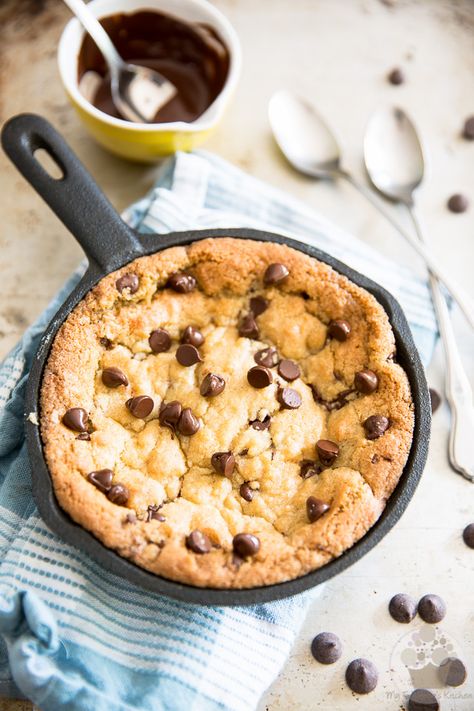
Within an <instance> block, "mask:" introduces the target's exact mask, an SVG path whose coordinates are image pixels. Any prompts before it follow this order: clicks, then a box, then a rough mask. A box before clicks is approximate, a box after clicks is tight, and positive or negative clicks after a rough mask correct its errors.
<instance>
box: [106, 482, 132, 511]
mask: <svg viewBox="0 0 474 711" xmlns="http://www.w3.org/2000/svg"><path fill="white" fill-rule="evenodd" d="M129 496H130V494H129V491H128V489H127V487H126V486H123V484H115V485H114V486H113V487H112V488H111V489H109V491H108V492H107V498H108V499H109V501H111V502H112V503H113V504H117V506H126V505H127V502H128V499H129Z"/></svg>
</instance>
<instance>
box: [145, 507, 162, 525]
mask: <svg viewBox="0 0 474 711" xmlns="http://www.w3.org/2000/svg"><path fill="white" fill-rule="evenodd" d="M159 509H160V507H159V506H157V504H150V505H149V506H148V509H147V512H146V520H147V523H149V522H150V521H161V523H163V521H166V518H165V516H163V514H161V513H160V511H159Z"/></svg>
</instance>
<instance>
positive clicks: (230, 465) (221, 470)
mask: <svg viewBox="0 0 474 711" xmlns="http://www.w3.org/2000/svg"><path fill="white" fill-rule="evenodd" d="M211 464H212V468H213V469H214V471H215V472H217V474H223V475H224V476H226V477H230V476H232V472H233V471H234V467H235V457H234V455H233V454H232V452H216V453H215V454H213V455H212V457H211Z"/></svg>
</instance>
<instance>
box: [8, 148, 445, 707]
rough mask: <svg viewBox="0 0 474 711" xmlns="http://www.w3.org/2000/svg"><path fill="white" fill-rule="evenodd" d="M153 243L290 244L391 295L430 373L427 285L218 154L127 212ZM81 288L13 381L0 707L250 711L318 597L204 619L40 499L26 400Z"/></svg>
mask: <svg viewBox="0 0 474 711" xmlns="http://www.w3.org/2000/svg"><path fill="white" fill-rule="evenodd" d="M126 218H127V219H128V220H129V221H130V222H131V223H132V224H133V225H134V226H136V227H137V228H138V229H140V230H141V231H143V232H168V231H170V230H181V229H186V228H189V227H196V228H199V227H202V228H204V227H231V226H233V227H235V226H248V227H256V228H259V227H260V228H264V229H271V230H274V231H277V232H285V233H288V234H290V235H292V236H294V237H296V238H299V239H301V240H303V241H308V242H310V243H311V244H314V245H316V246H318V247H321V248H322V249H324V250H326V251H328V252H330V253H331V254H333V255H334V256H336V257H338V258H339V259H341V260H342V261H344V262H347V263H348V264H350V265H351V266H352V267H355V268H356V269H359V270H360V271H363V272H365V273H367V274H368V275H369V276H371V277H372V278H373V279H375V280H376V281H379V282H381V283H383V284H384V286H385V287H386V288H387V289H389V290H390V291H391V292H392V293H393V294H394V295H395V297H396V298H398V300H399V301H400V302H401V303H402V305H403V307H404V309H405V312H406V314H407V316H408V319H409V321H410V323H411V326H412V329H413V334H414V337H415V340H416V342H417V344H418V347H419V350H420V353H421V356H422V358H423V361H424V362H425V363H427V362H428V361H429V359H430V357H431V354H432V351H433V347H434V343H435V338H436V333H435V322H434V317H433V312H432V310H431V302H430V297H429V292H428V289H427V286H426V284H425V283H424V282H423V281H422V280H420V279H418V278H416V277H415V276H414V275H413V273H412V272H411V271H410V270H409V269H407V268H405V267H401V266H398V265H395V264H393V263H391V262H389V261H388V260H387V259H385V258H384V257H383V256H382V255H381V254H379V253H377V252H376V251H375V250H373V249H371V248H370V247H368V246H367V245H365V244H363V243H361V242H359V241H358V240H356V239H355V238H354V237H352V236H350V235H347V234H345V233H344V232H342V231H341V230H339V229H338V228H337V227H335V226H334V225H332V224H330V223H328V222H327V221H326V220H324V219H323V218H321V217H320V216H319V215H316V214H314V213H312V212H310V211H309V210H308V209H307V208H306V207H305V206H304V205H302V204H300V203H298V202H297V201H296V200H292V199H290V198H288V197H287V196H286V195H283V194H282V193H280V192H278V191H276V190H274V189H273V188H270V187H269V186H266V185H264V184H262V183H260V182H259V181H257V180H255V179H254V178H251V177H250V176H248V175H245V174H244V173H242V172H241V171H239V170H238V169H236V168H233V167H232V166H230V165H228V164H227V163H225V162H224V161H222V160H221V159H219V158H216V157H215V156H212V155H209V154H206V153H197V154H182V153H179V154H177V155H176V157H175V158H174V159H173V160H170V161H169V162H168V163H167V164H165V165H164V167H163V169H162V171H161V174H160V178H159V181H158V183H157V185H156V187H155V188H154V190H153V191H152V192H151V194H150V195H149V196H148V197H146V198H145V199H144V200H142V201H140V202H139V203H137V204H136V205H134V206H133V207H132V208H130V210H128V211H127V213H126ZM83 269H84V266H82V267H81V268H80V269H79V270H78V271H77V273H76V274H75V275H74V276H73V277H72V278H71V279H70V281H69V282H68V283H67V284H66V286H65V287H64V288H63V290H62V291H61V293H60V294H58V296H57V297H56V298H55V300H54V301H53V303H51V304H50V306H49V307H48V309H47V310H46V311H45V312H44V313H43V314H42V316H41V317H40V318H39V320H38V321H37V322H36V324H35V325H34V326H32V327H31V328H30V329H29V330H28V331H27V332H26V334H25V336H24V337H23V339H22V341H21V342H20V343H19V344H18V345H17V347H16V348H15V349H14V350H13V352H12V353H11V354H10V355H9V356H8V358H7V359H6V361H5V362H4V363H3V365H2V366H1V369H0V406H1V410H0V560H1V563H0V633H1V635H2V637H3V640H4V641H3V642H1V641H0V695H4V696H5V695H7V696H8V695H10V696H19V695H20V694H23V695H24V696H26V697H28V698H30V699H32V700H33V701H34V702H35V703H36V704H38V706H40V708H41V709H42V711H131V710H132V709H133V711H215V710H217V709H221V710H229V711H250V710H251V709H253V708H254V707H255V706H256V704H257V702H258V699H259V697H260V696H261V694H262V693H263V691H264V690H265V688H266V687H267V686H268V685H269V684H270V683H271V681H272V680H273V679H274V677H275V676H276V674H277V673H278V671H279V669H280V668H281V666H282V665H283V663H284V661H285V658H286V657H287V655H288V653H289V650H290V647H291V645H292V642H293V640H294V638H295V635H296V634H297V632H298V629H299V627H300V624H301V622H302V620H303V617H304V613H305V610H306V609H307V605H308V602H309V598H310V597H311V594H306V595H299V596H296V597H294V598H291V599H288V600H285V601H281V602H276V603H271V604H266V605H256V606H253V607H248V608H242V607H240V608H239V607H236V608H219V607H200V606H199V607H197V606H193V605H189V604H185V603H179V602H174V601H172V600H169V599H167V598H164V597H161V596H159V595H154V594H151V593H148V592H144V591H142V590H140V589H138V588H136V587H133V586H132V585H129V584H128V583H125V582H124V581H123V580H121V579H119V578H117V577H116V576H114V575H112V574H111V573H108V572H106V571H104V570H102V569H101V568H100V566H99V565H96V564H95V563H94V562H93V561H91V560H90V559H89V558H88V557H87V556H86V555H83V554H82V553H81V552H79V551H78V550H76V549H75V548H73V547H71V546H69V545H67V544H66V543H63V542H62V541H61V540H59V539H58V538H57V537H56V536H55V535H53V534H52V533H51V532H50V531H49V530H48V528H47V527H46V525H45V524H44V523H43V522H42V520H41V519H40V517H39V515H38V512H37V510H36V507H35V505H34V502H33V499H32V497H31V482H30V470H29V463H28V458H27V454H26V447H25V441H24V433H23V417H24V414H23V397H24V390H25V382H26V379H27V375H28V371H29V367H30V364H31V361H32V359H33V357H34V353H35V350H36V347H37V344H38V341H39V338H40V336H41V333H42V331H43V329H44V327H45V325H46V324H47V323H48V321H49V320H50V318H51V317H52V315H53V314H54V312H55V311H56V309H57V307H58V306H59V304H60V303H61V302H62V301H63V300H64V298H65V296H66V294H67V293H68V292H69V291H70V290H71V289H72V288H73V286H74V285H75V284H76V283H77V281H78V279H79V278H80V274H81V273H82V271H83Z"/></svg>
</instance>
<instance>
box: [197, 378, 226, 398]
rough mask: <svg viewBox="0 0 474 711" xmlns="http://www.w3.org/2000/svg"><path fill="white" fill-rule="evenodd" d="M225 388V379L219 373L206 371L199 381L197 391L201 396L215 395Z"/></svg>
mask: <svg viewBox="0 0 474 711" xmlns="http://www.w3.org/2000/svg"><path fill="white" fill-rule="evenodd" d="M224 388H225V380H224V378H223V377H222V376H221V375H216V374H215V373H208V374H207V375H206V376H205V377H204V380H203V381H202V383H201V386H200V388H199V392H200V393H201V395H202V396H203V397H216V395H220V394H221V392H222V391H223V390H224Z"/></svg>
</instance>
